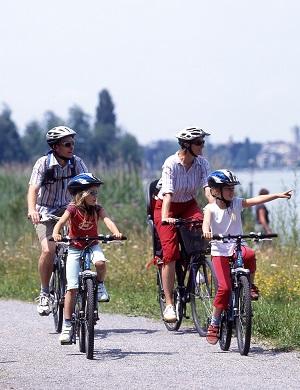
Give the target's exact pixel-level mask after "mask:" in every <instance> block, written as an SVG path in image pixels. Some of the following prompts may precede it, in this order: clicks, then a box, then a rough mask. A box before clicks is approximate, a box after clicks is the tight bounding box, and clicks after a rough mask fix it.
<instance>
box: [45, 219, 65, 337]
mask: <svg viewBox="0 0 300 390" xmlns="http://www.w3.org/2000/svg"><path fill="white" fill-rule="evenodd" d="M48 218H49V219H52V220H55V221H57V220H59V217H57V216H56V215H54V214H48ZM67 234H68V228H67V226H63V228H62V237H63V238H65V237H66V236H67ZM50 241H53V239H50ZM67 256H68V245H67V244H66V243H65V242H59V243H57V244H56V250H55V258H54V262H53V271H52V274H51V278H50V282H49V292H50V305H51V312H52V315H53V320H54V328H55V331H56V332H57V333H60V332H61V330H62V324H63V315H64V300H65V292H66V286H67V280H66V261H67Z"/></svg>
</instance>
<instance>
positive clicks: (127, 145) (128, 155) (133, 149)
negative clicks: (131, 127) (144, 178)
mask: <svg viewBox="0 0 300 390" xmlns="http://www.w3.org/2000/svg"><path fill="white" fill-rule="evenodd" d="M120 157H121V160H122V162H125V163H126V164H128V166H129V167H131V166H133V167H135V168H137V167H139V166H140V165H141V163H142V149H141V147H140V146H139V144H138V142H137V139H136V138H135V137H134V136H133V135H131V134H129V133H125V134H124V135H123V136H122V137H121V139H120Z"/></svg>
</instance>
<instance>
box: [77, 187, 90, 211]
mask: <svg viewBox="0 0 300 390" xmlns="http://www.w3.org/2000/svg"><path fill="white" fill-rule="evenodd" d="M88 195H89V191H88V190H83V191H80V192H77V194H76V195H75V196H73V203H74V204H75V206H77V207H83V208H85V206H86V203H85V201H84V200H85V198H86V197H87V196H88Z"/></svg>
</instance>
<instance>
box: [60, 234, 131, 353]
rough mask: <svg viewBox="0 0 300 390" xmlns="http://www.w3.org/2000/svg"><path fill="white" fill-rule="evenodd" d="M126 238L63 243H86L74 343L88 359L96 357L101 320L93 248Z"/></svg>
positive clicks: (79, 286)
mask: <svg viewBox="0 0 300 390" xmlns="http://www.w3.org/2000/svg"><path fill="white" fill-rule="evenodd" d="M126 239H127V238H126V237H122V238H116V237H115V236H113V235H103V234H100V235H98V236H95V237H76V238H72V239H70V238H65V239H63V240H62V241H63V242H68V243H71V242H72V241H84V242H86V246H85V248H84V249H83V250H82V252H81V255H80V272H79V276H78V282H79V283H78V292H77V296H76V303H75V309H74V313H73V315H72V326H73V335H72V343H74V344H76V338H77V337H78V341H79V351H80V352H85V353H86V357H87V359H93V357H94V327H95V325H96V323H97V321H98V319H99V316H98V299H97V298H98V297H97V287H98V282H97V273H96V272H94V271H92V270H91V256H92V250H91V246H92V245H93V243H94V242H95V241H101V242H102V243H108V242H110V241H119V240H126Z"/></svg>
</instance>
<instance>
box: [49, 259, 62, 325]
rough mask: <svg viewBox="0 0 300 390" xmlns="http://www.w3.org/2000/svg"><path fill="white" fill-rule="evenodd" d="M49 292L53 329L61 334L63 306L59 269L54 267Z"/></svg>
mask: <svg viewBox="0 0 300 390" xmlns="http://www.w3.org/2000/svg"><path fill="white" fill-rule="evenodd" d="M49 290H50V297H51V306H52V308H51V311H52V315H53V322H54V329H55V332H57V333H61V330H62V324H63V317H64V304H63V302H62V300H63V297H62V296H61V281H60V275H59V269H58V267H57V266H56V265H55V266H54V269H53V272H52V274H51V278H50V282H49Z"/></svg>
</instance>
